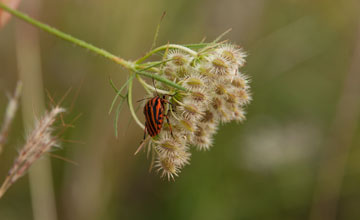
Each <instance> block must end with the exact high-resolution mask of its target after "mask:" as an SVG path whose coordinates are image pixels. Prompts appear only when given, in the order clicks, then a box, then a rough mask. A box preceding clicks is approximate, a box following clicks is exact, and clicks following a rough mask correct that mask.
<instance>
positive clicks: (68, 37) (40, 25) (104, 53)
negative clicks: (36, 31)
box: [0, 3, 133, 69]
mask: <svg viewBox="0 0 360 220" xmlns="http://www.w3.org/2000/svg"><path fill="white" fill-rule="evenodd" d="M0 8H2V9H4V10H5V11H7V12H9V13H10V14H12V15H14V16H16V17H18V18H20V19H22V20H24V21H26V22H28V23H29V24H32V25H34V26H36V27H38V28H40V29H42V30H44V31H46V32H48V33H50V34H52V35H55V36H57V37H59V38H61V39H63V40H66V41H69V42H71V43H74V44H76V45H78V46H80V47H83V48H86V49H88V50H90V51H92V52H94V53H97V54H99V55H101V56H103V57H105V58H108V59H110V60H112V61H114V62H116V63H118V64H120V65H122V66H123V67H125V68H127V69H130V68H131V67H132V66H133V63H132V62H129V61H126V60H124V59H122V58H120V57H118V56H115V55H114V54H112V53H110V52H108V51H106V50H104V49H101V48H98V47H95V46H94V45H92V44H89V43H87V42H85V41H83V40H80V39H77V38H75V37H73V36H71V35H69V34H66V33H64V32H61V31H59V30H57V29H56V28H53V27H50V26H49V25H47V24H44V23H41V22H39V21H37V20H35V19H33V18H30V17H29V16H27V15H26V14H23V13H21V12H19V11H17V10H14V9H11V8H9V7H7V6H6V5H5V4H3V3H0Z"/></svg>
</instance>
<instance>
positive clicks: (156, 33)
mask: <svg viewBox="0 0 360 220" xmlns="http://www.w3.org/2000/svg"><path fill="white" fill-rule="evenodd" d="M165 15H166V11H164V12H163V14H162V16H161V18H160V21H159V23H158V25H157V26H156V31H155V35H154V40H153V43H152V45H151V48H150V50H152V49H154V47H155V45H156V40H157V38H158V36H159V31H160V26H161V22H162V20H163V19H164V17H165Z"/></svg>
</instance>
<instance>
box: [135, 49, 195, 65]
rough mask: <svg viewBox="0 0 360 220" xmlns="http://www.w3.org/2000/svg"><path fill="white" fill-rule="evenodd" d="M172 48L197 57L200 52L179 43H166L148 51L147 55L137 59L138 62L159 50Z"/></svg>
mask: <svg viewBox="0 0 360 220" xmlns="http://www.w3.org/2000/svg"><path fill="white" fill-rule="evenodd" d="M170 48H173V49H179V50H182V51H184V52H187V53H189V54H190V55H192V56H194V57H196V56H197V54H198V53H197V52H196V51H194V50H192V49H190V48H187V47H184V46H181V45H178V44H166V45H163V46H160V47H157V48H155V49H154V50H152V51H150V52H148V53H147V54H145V56H143V57H141V58H140V59H138V60H136V63H137V64H139V63H141V62H143V61H144V60H146V59H147V58H149V57H150V56H151V55H153V54H154V53H157V52H159V51H162V50H167V49H170Z"/></svg>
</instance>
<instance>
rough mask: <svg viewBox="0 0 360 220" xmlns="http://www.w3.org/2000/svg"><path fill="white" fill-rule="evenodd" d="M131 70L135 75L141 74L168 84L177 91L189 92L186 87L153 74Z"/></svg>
mask: <svg viewBox="0 0 360 220" xmlns="http://www.w3.org/2000/svg"><path fill="white" fill-rule="evenodd" d="M131 70H132V71H134V72H135V73H137V74H139V75H142V76H146V77H149V78H153V79H155V80H157V81H159V82H163V83H165V84H167V85H169V86H171V87H174V88H176V89H179V90H182V91H185V92H186V91H187V89H186V88H184V87H182V86H180V85H179V84H177V83H174V82H172V81H170V80H168V79H166V78H163V77H161V76H159V75H156V74H152V73H149V72H144V71H141V70H140V71H139V70H137V69H135V68H134V69H131Z"/></svg>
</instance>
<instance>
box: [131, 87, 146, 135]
mask: <svg viewBox="0 0 360 220" xmlns="http://www.w3.org/2000/svg"><path fill="white" fill-rule="evenodd" d="M133 81H134V80H131V81H130V82H129V88H128V104H129V109H130V112H131V115H132V116H133V118H134V120H135V122H136V123H137V124H138V125H139V126H140V127H141V128H142V129H145V126H144V125H143V124H142V123H141V121H140V120H139V118H138V117H137V116H136V113H135V111H134V106H133V104H132V86H133Z"/></svg>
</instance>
